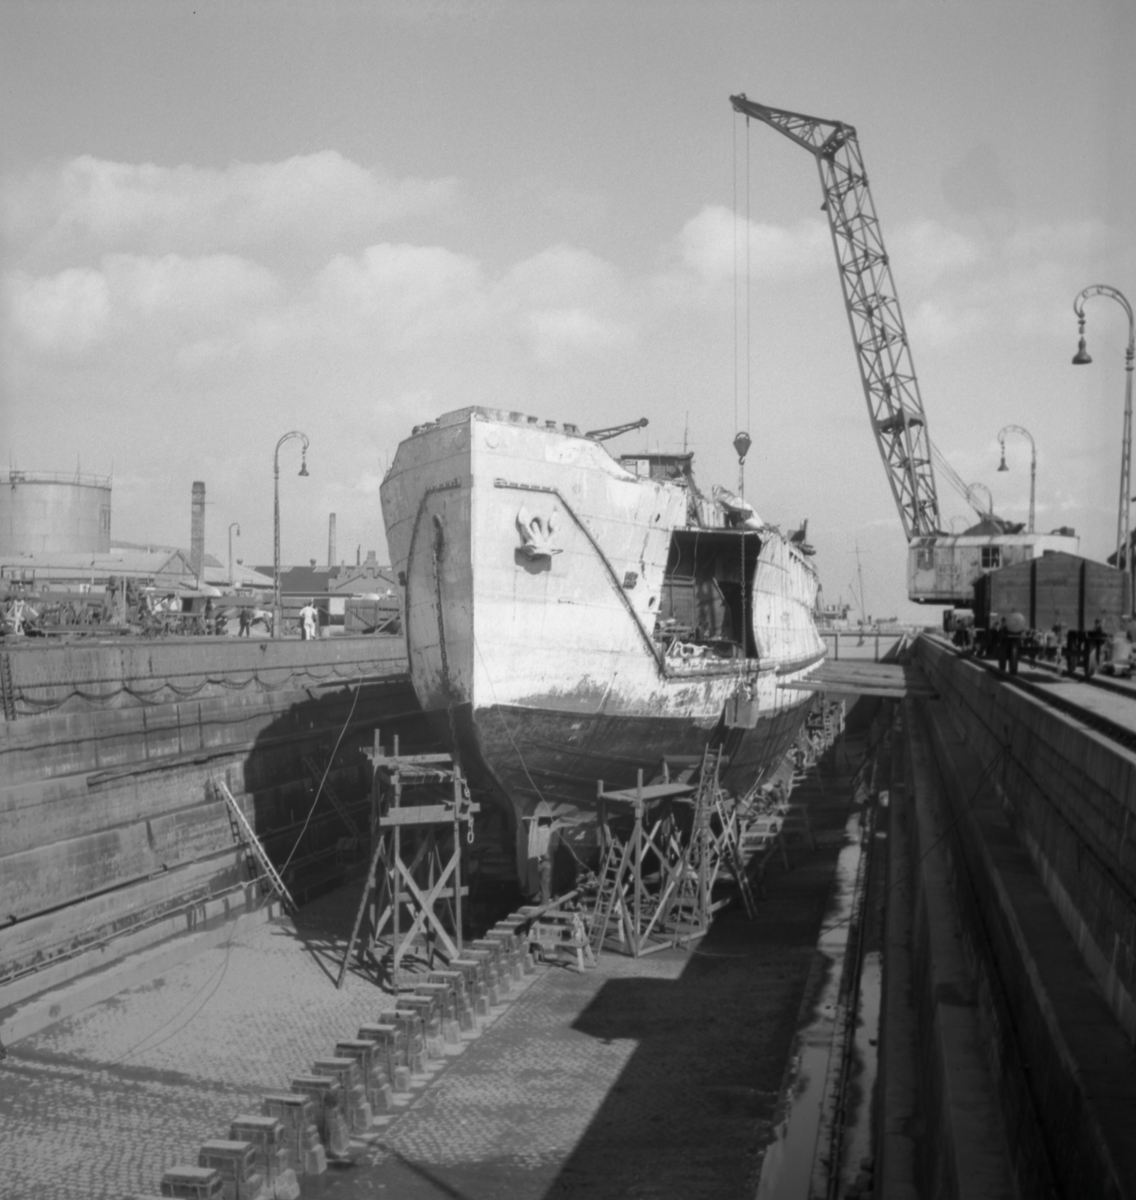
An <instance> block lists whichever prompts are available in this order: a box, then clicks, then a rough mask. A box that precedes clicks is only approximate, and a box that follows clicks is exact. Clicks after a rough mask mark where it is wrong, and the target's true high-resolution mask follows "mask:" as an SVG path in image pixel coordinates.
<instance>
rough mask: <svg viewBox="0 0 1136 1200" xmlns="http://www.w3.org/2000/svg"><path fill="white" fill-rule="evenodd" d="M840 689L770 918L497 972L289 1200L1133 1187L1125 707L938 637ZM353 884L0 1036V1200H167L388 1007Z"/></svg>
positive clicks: (1131, 796) (139, 964) (1135, 703)
mask: <svg viewBox="0 0 1136 1200" xmlns="http://www.w3.org/2000/svg"><path fill="white" fill-rule="evenodd" d="M843 649H844V647H843V646H842V651H843ZM826 671H827V669H826ZM826 686H827V687H828V688H829V689H830V690H831V691H832V692H833V693H837V692H839V693H844V694H849V695H852V694H859V695H861V696H863V697H866V698H865V699H862V700H861V701H859V702H858V706H857V707H856V708H854V709H851V710H850V712H851V714H852V718H855V719H850V728H849V729H848V731H847V733H846V735H845V737H844V738H842V739H841V740H840V741H839V742H838V743H837V744H836V746H835V747H834V748H833V750H832V751H831V752H829V753H828V754H827V755H826V756H825V757H824V758H822V759H821V761H820V762H819V763H818V765H817V766H816V768H815V769H814V770H813V771H812V773H811V774H809V775H808V776H806V777H805V778H803V779H801V780H799V781H798V784H797V788H796V792H795V795H796V796H797V799H798V800H799V801H807V806H808V811H809V813H810V816H811V827H812V832H813V834H814V835H815V844H810V843H808V842H807V841H805V840H801V839H794V841H793V842H792V843H791V844H788V845H787V846H786V851H787V860H782V859H781V858H780V856H779V855H776V854H775V855H773V856H772V857H771V858H770V859H769V860H768V869H767V874H766V884H767V894H766V896H765V898H764V899H762V900H760V901H759V903H758V914H757V919H756V920H753V921H750V920H748V919H747V918H746V916H745V914H744V912H743V911H742V910H741V909H740V908H731V909H726V910H723V911H722V912H720V913H719V914H718V915H717V917H716V919H715V922H714V924H713V926H712V928H711V931H710V933H709V934H708V935H707V936H706V937H705V938H704V939H702V940H701V941H700V942H698V943H696V944H695V946H694V947H693V948H691V949H684V948H675V949H671V950H666V951H664V952H661V953H658V954H654V955H652V956H651V957H649V958H644V959H638V960H633V959H630V958H626V957H623V956H620V955H617V954H611V953H605V954H602V955H600V957H599V960H598V964H597V965H596V966H595V967H594V968H588V969H586V970H584V971H583V972H582V973H580V972H577V971H575V970H570V969H568V968H566V967H564V966H544V967H538V968H537V969H536V971H535V972H534V973H533V974H531V975H525V976H524V977H523V978H521V979H519V980H516V981H515V982H514V983H513V985H512V987H511V990H510V991H509V992H508V994H504V995H501V996H499V997H498V1000H499V1003H498V1004H496V1005H495V1006H493V1007H491V1008H490V1009H489V1010H488V1012H487V1014H486V1016H485V1017H484V1018H483V1019H482V1020H480V1021H479V1022H478V1024H477V1027H476V1028H474V1029H470V1030H467V1031H466V1032H464V1033H463V1034H462V1035H461V1038H460V1041H458V1042H454V1043H453V1044H450V1045H447V1046H446V1047H445V1048H444V1050H443V1051H442V1052H440V1054H439V1057H438V1058H436V1059H435V1060H433V1061H423V1062H422V1063H420V1064H418V1065H419V1066H421V1068H422V1069H421V1070H420V1071H418V1072H417V1073H415V1074H414V1075H413V1076H411V1077H410V1078H409V1079H408V1080H407V1079H403V1080H402V1081H401V1082H402V1083H403V1084H405V1085H406V1086H405V1087H404V1088H403V1089H402V1090H400V1091H397V1092H395V1093H394V1094H393V1096H392V1103H391V1106H390V1108H389V1110H388V1111H385V1112H381V1111H379V1110H378V1109H376V1114H377V1115H376V1118H375V1120H374V1122H373V1124H372V1125H371V1126H370V1127H369V1129H368V1131H367V1132H366V1133H365V1134H364V1135H363V1136H356V1137H355V1138H354V1140H353V1141H352V1143H351V1149H350V1154H349V1158H348V1160H347V1161H345V1162H341V1163H337V1164H334V1165H332V1166H330V1167H329V1168H328V1170H327V1171H326V1172H324V1173H322V1174H312V1175H303V1176H301V1177H300V1180H299V1182H300V1184H301V1186H302V1194H303V1195H304V1196H334V1197H342V1198H344V1200H353V1198H355V1197H364V1196H366V1197H370V1196H379V1195H384V1196H392V1197H411V1198H415V1197H468V1198H470V1200H473V1198H480V1197H486V1198H488V1197H496V1196H504V1197H517V1198H518V1200H519V1198H522V1197H524V1198H527V1197H533V1198H536V1197H555V1198H567V1197H573V1198H574V1197H585V1196H587V1197H608V1196H610V1197H672V1196H673V1197H676V1198H677V1197H733V1196H758V1197H762V1198H763V1200H798V1198H799V1200H805V1198H811V1197H824V1198H825V1200H830V1198H839V1200H843V1198H844V1197H848V1196H861V1197H863V1196H867V1195H870V1196H872V1197H873V1198H875V1200H878V1198H879V1197H880V1196H883V1197H887V1198H888V1200H892V1198H907V1197H913V1198H914V1197H955V1196H957V1197H968V1198H971V1197H980V1198H982V1200H986V1198H993V1197H1030V1198H1031V1200H1032V1198H1033V1197H1053V1198H1054V1200H1058V1198H1065V1197H1080V1196H1093V1197H1098V1196H1099V1197H1117V1198H1122V1197H1128V1196H1133V1195H1136V1054H1134V1051H1133V1041H1134V1038H1136V1017H1134V1013H1136V1006H1134V1004H1133V996H1134V994H1136V844H1134V842H1136V814H1134V812H1133V809H1134V808H1136V753H1134V752H1133V750H1132V749H1131V748H1130V747H1131V746H1132V745H1133V744H1136V698H1134V697H1133V696H1131V695H1128V694H1125V692H1124V689H1123V686H1121V690H1120V692H1119V693H1118V692H1117V691H1116V690H1113V691H1109V692H1105V691H1103V690H1102V689H1100V688H1098V687H1096V686H1095V685H1090V684H1088V683H1085V682H1083V681H1071V680H1068V679H1062V678H1058V677H1056V676H1054V675H1053V674H1052V673H1048V674H1047V673H1044V672H1037V673H1034V672H1032V671H1030V670H1028V669H1027V668H1026V667H1025V666H1023V670H1022V675H1021V676H1020V678H1019V681H1017V682H1015V681H1013V680H1010V679H1007V678H1003V677H1000V676H998V675H997V673H996V672H993V671H992V670H991V669H990V668H989V667H988V666H987V665H984V664H982V663H979V662H975V661H973V660H969V659H965V658H960V657H959V656H958V655H956V654H955V653H954V651H953V650H952V649H951V648H950V647H948V646H947V645H946V644H945V643H943V642H941V641H940V640H938V639H935V638H928V637H921V638H920V639H918V641H917V643H916V645H915V647H914V651H913V657H912V659H911V661H910V663H909V664H908V665H907V666H906V667H903V668H900V667H896V666H891V665H887V664H881V665H880V666H879V668H878V669H877V668H876V667H875V664H874V663H865V664H848V663H846V662H845V661H844V658H843V654H842V659H841V663H840V666H839V669H837V668H836V664H833V665H832V670H831V671H828V672H827V675H826ZM1051 701H1052V702H1051ZM358 887H359V885H358V883H356V884H354V885H350V884H347V885H344V886H343V887H341V888H340V889H338V890H337V891H335V892H333V893H331V894H329V895H326V896H324V897H323V898H321V899H319V900H316V901H314V902H312V903H310V904H307V905H305V906H304V908H303V909H302V910H301V912H300V914H299V917H298V918H297V919H296V920H295V921H294V922H293V921H290V920H288V919H285V918H281V917H274V918H273V919H272V920H266V919H264V914H263V912H257V913H252V914H246V915H245V916H244V917H243V919H242V920H241V921H239V922H235V923H233V922H231V923H228V924H223V925H220V926H218V927H217V928H216V929H206V930H204V931H202V932H200V933H198V934H196V935H194V936H195V937H196V938H198V939H199V940H198V941H197V943H196V944H193V943H192V942H189V941H186V940H185V939H181V940H174V941H172V942H166V943H161V944H159V945H156V946H154V947H151V948H150V949H149V950H147V951H145V952H144V954H143V956H142V957H137V956H129V957H127V958H126V959H124V960H123V961H122V962H121V963H120V964H119V966H118V967H117V968H116V969H115V972H113V973H110V974H108V975H106V976H90V975H88V976H82V977H79V978H77V979H74V980H72V981H70V983H69V984H67V985H66V986H65V987H62V988H61V989H55V990H52V991H49V992H47V993H45V994H43V995H40V996H28V997H26V998H25V999H24V1000H23V1001H22V1002H21V1005H20V1006H19V1011H18V1012H15V1011H14V1010H9V1011H8V1012H7V1013H6V1014H0V1017H2V1018H3V1020H5V1021H6V1022H7V1025H4V1024H0V1033H2V1032H3V1029H4V1028H6V1027H7V1028H12V1029H15V1030H16V1032H17V1033H19V1034H20V1036H18V1037H14V1038H12V1037H10V1038H5V1041H6V1042H9V1044H8V1048H7V1057H6V1058H5V1059H4V1060H3V1062H2V1063H0V1121H2V1123H3V1128H4V1130H5V1138H4V1140H3V1142H2V1143H0V1181H2V1182H0V1192H2V1194H4V1195H5V1196H6V1195H9V1194H10V1195H13V1196H21V1197H23V1196H31V1197H34V1196H45V1197H46V1196H51V1197H56V1196H59V1197H76V1198H78V1197H83V1198H87V1197H93V1198H102V1197H107V1198H116V1200H117V1198H118V1197H122V1196H130V1195H134V1194H146V1193H154V1192H156V1191H157V1190H158V1184H159V1181H160V1179H161V1176H162V1173H163V1171H164V1170H166V1169H167V1168H168V1167H169V1166H171V1165H173V1164H175V1163H179V1162H189V1163H193V1162H196V1161H197V1154H198V1151H199V1148H200V1147H201V1146H202V1143H203V1142H205V1141H207V1140H208V1139H211V1138H217V1137H224V1136H226V1134H227V1132H228V1130H229V1127H230V1124H231V1122H232V1121H233V1120H234V1118H235V1117H237V1116H238V1115H239V1114H240V1113H243V1112H248V1111H254V1112H255V1111H257V1110H258V1109H259V1106H260V1101H261V1098H262V1097H263V1096H264V1095H265V1094H266V1093H271V1092H277V1091H279V1090H281V1089H286V1088H287V1086H288V1081H289V1080H290V1079H291V1078H292V1077H293V1076H295V1075H296V1074H299V1073H304V1072H307V1071H309V1070H310V1069H311V1067H312V1064H313V1063H315V1061H316V1060H318V1059H321V1058H323V1057H325V1056H327V1055H329V1054H330V1053H331V1052H332V1050H333V1048H334V1047H335V1044H336V1042H337V1041H339V1040H341V1039H344V1038H351V1037H354V1035H355V1033H356V1030H357V1029H358V1028H359V1027H360V1026H361V1025H363V1024H366V1023H367V1022H369V1021H372V1020H374V1019H375V1017H376V1016H377V1015H378V1014H379V1013H381V1011H382V1010H383V1007H384V1005H385V1004H386V1003H387V998H386V997H384V995H383V994H382V993H381V992H380V991H379V990H378V989H377V988H376V987H375V985H374V983H373V982H372V981H371V980H370V979H368V978H366V977H365V976H364V975H363V974H361V973H359V972H357V971H353V972H351V973H349V974H348V977H347V982H346V985H345V987H344V989H343V990H342V991H336V989H335V987H334V977H335V974H336V972H337V969H338V966H339V962H340V960H341V958H342V954H343V949H344V944H345V942H346V939H347V936H348V933H349V930H350V924H351V917H352V915H353V913H354V910H355V907H356V904H357V900H358ZM480 919H482V920H488V919H489V918H488V917H486V915H485V914H484V913H482V914H480ZM179 947H180V949H179ZM191 951H193V952H192V953H191ZM146 956H149V957H148V958H147V957H146ZM20 1021H22V1022H23V1024H22V1025H21V1024H19V1022H20Z"/></svg>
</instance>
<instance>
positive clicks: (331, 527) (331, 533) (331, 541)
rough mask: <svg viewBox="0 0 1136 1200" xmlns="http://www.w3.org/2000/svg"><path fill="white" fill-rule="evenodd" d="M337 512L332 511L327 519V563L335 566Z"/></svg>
mask: <svg viewBox="0 0 1136 1200" xmlns="http://www.w3.org/2000/svg"><path fill="white" fill-rule="evenodd" d="M335 554H336V547H335V513H332V514H331V515H330V516H329V517H328V519H327V565H328V566H329V567H334V566H335Z"/></svg>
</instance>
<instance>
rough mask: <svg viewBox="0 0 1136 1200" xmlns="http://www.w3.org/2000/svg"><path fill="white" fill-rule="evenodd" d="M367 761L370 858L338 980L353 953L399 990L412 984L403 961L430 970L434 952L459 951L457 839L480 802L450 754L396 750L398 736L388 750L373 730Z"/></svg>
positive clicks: (468, 829)
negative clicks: (369, 767) (371, 803)
mask: <svg viewBox="0 0 1136 1200" xmlns="http://www.w3.org/2000/svg"><path fill="white" fill-rule="evenodd" d="M372 761H373V763H374V792H373V796H374V811H373V818H372V824H373V827H374V828H373V834H372V837H373V843H372V844H373V850H372V853H371V864H370V870H369V871H368V874H367V881H366V883H365V885H364V888H363V897H362V900H361V902H360V905H359V911H358V913H357V914H356V917H355V925H354V928H353V929H352V932H351V938H350V940H349V942H348V945H347V950H346V953H345V954H344V956H343V963H342V965H341V966H340V971H339V978H338V980H337V982H336V986H337V987H342V985H343V979H344V977H345V975H346V973H347V967H348V964H349V963H350V960H351V956H352V954H353V953H355V952H356V951H357V952H358V955H359V959H360V962H361V963H362V964H363V965H365V966H368V965H369V966H373V967H374V968H375V969H377V970H378V973H379V976H380V980H381V981H382V982H384V983H386V984H387V985H388V986H389V987H390V988H391V989H392V990H393V991H395V992H397V991H399V990H400V989H401V988H403V987H404V986H408V987H409V986H413V984H412V983H411V982H410V981H409V980H408V979H406V974H407V972H406V966H407V965H408V960H414V961H415V963H416V964H419V965H421V966H424V967H425V968H426V969H429V968H431V967H432V966H433V961H434V956H435V954H436V953H441V954H442V956H443V957H444V958H445V959H446V961H447V962H448V961H451V960H452V959H455V958H460V957H461V950H462V900H463V899H464V897H465V896H467V895H468V894H469V888H468V887H466V886H463V884H462V869H461V859H462V839H463V836H464V837H465V838H466V839H467V840H472V835H473V825H472V821H473V816H474V814H475V813H477V812H479V811H480V806H479V805H477V804H474V803H472V802H471V800H470V797H469V788H468V785H467V784H466V781H465V779H464V778H463V777H462V773H461V768H460V767H459V766H458V764H457V763H456V762H454V760H453V758H452V757H451V756H450V755H449V754H400V753H399V746H398V738H397V737H396V738H395V740H394V748H393V753H392V754H390V755H387V754H386V753H384V751H383V747H382V744H381V742H380V740H379V734H378V732H377V731H376V734H375V748H374V751H373V753H372ZM463 827H464V828H463Z"/></svg>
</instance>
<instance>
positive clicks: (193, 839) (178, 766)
mask: <svg viewBox="0 0 1136 1200" xmlns="http://www.w3.org/2000/svg"><path fill="white" fill-rule="evenodd" d="M0 654H2V655H4V656H5V657H6V658H7V663H6V670H5V672H4V675H5V684H6V686H7V688H8V689H9V690H8V694H7V695H6V697H5V706H4V707H5V711H7V712H9V713H11V712H13V711H14V712H15V719H10V720H6V721H2V722H0V830H2V831H3V836H2V837H0V988H3V987H4V985H5V983H7V984H9V985H11V982H12V980H13V977H15V976H23V977H24V980H23V983H22V985H21V986H22V989H23V990H25V991H26V990H27V988H29V987H33V986H34V981H32V980H31V977H30V975H28V974H27V973H29V972H31V971H33V969H36V968H44V967H45V966H47V965H48V964H55V967H54V974H56V975H58V974H59V971H60V970H61V969H62V968H61V967H60V966H59V964H60V962H61V961H62V960H63V959H68V960H70V959H71V958H72V956H75V955H78V954H79V953H80V952H81V951H83V949H84V948H85V947H89V946H91V945H94V944H96V943H104V942H106V940H107V939H116V940H117V941H120V942H121V943H122V944H123V945H125V944H126V942H127V940H128V939H129V941H130V942H131V944H132V945H135V946H136V944H137V942H138V930H139V928H140V927H141V926H147V925H149V926H153V928H154V930H155V936H157V935H158V932H159V931H160V930H162V929H167V930H168V920H166V922H165V924H163V919H164V918H167V919H168V918H169V917H170V916H171V915H180V918H181V919H183V920H184V922H185V923H186V924H187V925H193V924H194V923H195V922H198V921H201V920H203V919H205V917H206V916H207V915H208V914H210V913H212V912H214V911H215V910H216V908H217V905H216V902H215V900H214V902H213V903H212V904H210V901H211V900H213V899H214V898H215V897H217V896H218V895H219V894H221V893H225V892H228V891H233V895H234V898H235V901H234V902H236V903H239V904H242V905H243V904H244V902H245V901H244V892H243V891H242V890H241V885H242V884H243V883H244V882H246V880H247V870H246V866H245V856H244V853H243V851H242V850H241V849H240V848H239V847H238V846H237V845H236V844H235V843H234V838H233V832H232V829H231V826H230V822H229V815H228V812H227V809H226V806H225V804H224V801H223V800H221V799H220V797H219V796H217V795H216V794H215V793H214V790H213V788H212V786H211V780H213V779H217V778H223V779H224V780H225V781H226V782H227V784H228V786H229V788H230V790H231V791H232V792H233V795H234V796H235V798H236V799H237V801H238V802H239V803H240V804H241V807H242V809H243V810H244V812H245V814H246V816H247V817H248V818H249V820H250V822H251V824H252V825H253V828H254V829H255V830H256V832H257V835H258V837H259V838H260V839H261V841H262V842H263V844H264V845H265V848H266V850H267V851H268V854H269V856H270V857H271V858H272V859H273V861H274V862H275V863H276V864H277V865H278V866H280V865H282V864H283V863H284V862H285V861H286V860H288V859H289V857H290V856H291V862H290V866H289V868H288V871H287V881H288V882H289V884H290V886H291V887H292V888H294V889H295V890H296V891H298V892H300V893H303V892H305V891H307V890H310V889H312V888H314V887H318V886H319V885H320V884H321V883H326V882H329V877H330V878H335V877H337V876H338V877H342V874H343V872H344V870H345V869H347V866H348V865H349V864H348V863H347V862H346V861H345V860H346V859H348V858H350V857H352V855H351V853H350V851H348V853H347V854H345V853H344V848H343V846H342V845H341V839H343V838H345V837H347V836H349V835H350V832H351V831H350V829H349V828H348V826H347V825H346V823H345V822H344V820H343V819H342V817H341V816H340V814H339V813H338V812H337V811H336V809H335V808H334V807H333V806H332V805H331V804H330V803H329V801H328V799H327V797H326V795H325V796H324V797H323V798H321V800H320V802H319V805H318V806H317V808H316V809H315V810H314V811H313V813H312V818H311V820H310V821H308V820H307V818H308V814H309V810H310V809H311V805H312V799H313V797H314V794H315V782H313V780H312V779H311V776H310V773H309V771H308V769H307V767H306V764H305V762H304V759H305V757H306V756H315V757H316V758H318V757H319V756H320V755H321V754H325V755H326V754H329V753H330V752H331V750H332V748H333V746H334V745H335V743H336V740H337V739H338V738H339V737H340V734H341V733H342V741H341V742H340V745H339V749H338V751H337V752H336V754H335V758H334V760H333V763H332V769H331V771H330V773H329V774H328V777H327V784H328V785H330V787H332V788H334V790H335V792H336V794H337V796H338V797H339V798H340V800H341V801H342V802H343V803H344V804H345V805H346V806H347V807H348V809H349V810H350V811H351V812H352V813H353V815H354V817H355V820H356V823H357V824H358V825H359V826H360V827H361V828H362V829H364V830H365V829H366V828H367V822H368V813H369V808H368V801H369V791H370V767H369V763H368V762H367V760H366V759H365V758H364V757H363V755H362V753H361V751H362V750H363V749H364V748H369V747H370V746H371V744H372V740H373V731H374V729H375V728H376V727H379V728H383V729H387V730H390V731H391V732H397V733H400V734H401V735H402V736H403V739H404V740H405V741H410V742H415V741H420V740H425V739H426V736H427V735H426V732H425V718H424V717H423V715H422V713H421V710H420V708H419V706H418V703H417V700H416V699H415V697H414V693H413V690H412V688H411V686H410V682H409V678H408V675H407V670H406V656H405V650H404V647H403V643H402V639H401V638H397V637H396V638H389V637H361V638H347V637H344V638H335V639H326V640H320V641H313V642H300V641H279V642H271V641H267V640H255V641H254V640H252V639H248V640H238V639H236V638H224V639H222V638H217V639H203V638H198V639H178V640H173V639H170V640H163V641H131V642H122V641H118V642H114V643H102V644H94V645H92V644H88V643H81V644H65V645H43V644H39V645H26V646H20V647H18V648H15V649H8V648H5V649H3V650H0ZM320 766H321V768H322V760H321V761H320ZM305 824H306V827H305ZM301 831H303V833H302V839H301ZM297 841H299V846H298V847H297ZM354 850H355V854H356V855H358V854H363V853H365V852H366V847H365V846H363V847H355V848H354ZM234 889H235V890H234ZM113 944H114V943H113V941H112V946H111V949H112V950H113ZM101 961H106V953H105V952H104V955H103V957H102V959H101ZM9 991H10V987H9V988H7V989H5V995H7V992H9ZM2 1002H3V1000H0V1003H2Z"/></svg>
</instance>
